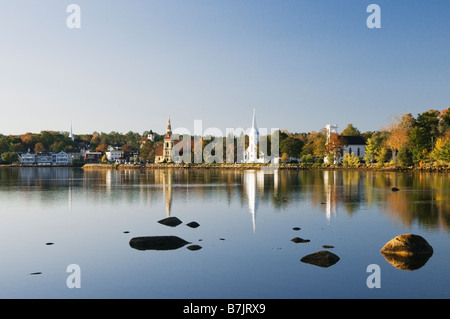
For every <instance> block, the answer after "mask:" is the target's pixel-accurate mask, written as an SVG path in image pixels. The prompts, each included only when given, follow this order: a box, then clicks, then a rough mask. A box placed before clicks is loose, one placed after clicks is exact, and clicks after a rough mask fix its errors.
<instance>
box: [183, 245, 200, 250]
mask: <svg viewBox="0 0 450 319" xmlns="http://www.w3.org/2000/svg"><path fill="white" fill-rule="evenodd" d="M186 248H187V249H189V250H199V249H202V246H199V245H189V246H187V247H186Z"/></svg>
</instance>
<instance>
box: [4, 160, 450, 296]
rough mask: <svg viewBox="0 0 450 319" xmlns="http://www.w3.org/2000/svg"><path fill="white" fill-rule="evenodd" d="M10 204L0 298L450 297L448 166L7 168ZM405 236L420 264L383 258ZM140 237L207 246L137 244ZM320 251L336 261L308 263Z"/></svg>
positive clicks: (6, 203)
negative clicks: (373, 268)
mask: <svg viewBox="0 0 450 319" xmlns="http://www.w3.org/2000/svg"><path fill="white" fill-rule="evenodd" d="M394 186H395V187H398V188H399V189H400V191H398V192H393V191H391V188H392V187H394ZM0 203H1V210H0V243H1V244H0V256H1V258H0V265H1V268H0V287H1V289H0V297H1V298H121V299H126V298H149V299H159V298H164V299H180V298H183V299H184V298H186V299H199V298H211V299H222V298H227V299H244V298H245V299H249V298H251V299H259V298H261V299H269V298H270V299H279V298H283V299H297V298H302V299H303V298H339V299H341V298H449V297H450V275H449V274H448V268H449V267H450V236H449V235H450V176H449V174H447V173H446V174H440V173H401V172H363V171H321V170H320V171H285V170H283V171H282V170H280V171H274V170H261V171H241V170H236V171H235V170H213V169H207V170H141V171H140V170H86V171H84V170H82V169H79V168H1V169H0ZM168 216H172V217H177V218H179V219H180V220H181V221H182V224H180V225H178V226H176V227H169V226H165V225H162V224H160V223H158V221H159V220H161V219H163V218H166V217H168ZM191 221H196V222H197V223H199V224H200V226H199V227H197V228H191V227H188V226H187V224H188V223H189V222H191ZM294 227H299V228H300V230H294ZM405 233H413V234H417V235H420V236H422V237H423V238H425V239H426V240H427V241H428V243H429V244H430V245H431V246H432V247H433V249H434V253H433V255H432V256H431V257H430V258H429V259H428V260H427V262H426V263H425V264H424V265H423V266H422V267H420V268H419V269H416V270H402V269H399V268H396V267H394V266H393V265H392V264H391V263H390V262H388V260H387V259H386V258H384V256H383V255H382V254H381V253H380V249H381V248H382V247H383V246H384V244H385V243H386V242H387V241H389V240H390V239H392V238H394V237H395V236H397V235H400V234H405ZM142 236H178V237H180V238H182V239H184V240H186V241H188V242H189V243H191V244H195V245H199V246H201V249H199V250H195V251H192V250H189V249H187V247H188V245H186V246H184V247H181V248H178V249H175V250H139V249H135V248H133V247H131V246H130V240H131V239H132V238H134V237H142ZM295 237H300V238H303V239H307V240H309V241H308V242H305V243H294V242H293V241H291V239H293V238H295ZM323 245H330V246H333V247H334V248H323ZM321 250H327V251H330V252H332V253H334V254H336V255H337V256H339V258H340V259H339V261H338V262H337V263H335V264H334V265H332V266H330V267H319V266H315V265H312V264H308V263H305V262H302V261H300V259H301V258H302V257H304V256H305V255H308V254H312V253H315V252H317V251H321ZM372 264H375V265H378V266H379V270H380V271H379V272H378V274H379V282H380V284H381V285H380V288H369V287H368V285H367V279H368V277H369V276H370V275H371V274H372V273H371V272H368V266H369V265H372ZM69 265H77V266H78V267H79V268H78V270H77V271H73V270H71V269H68V266H69ZM75 275H77V276H76V277H75ZM72 276H73V277H72ZM69 277H71V278H72V279H73V280H74V281H73V282H75V281H76V282H77V283H78V284H79V287H80V288H76V287H75V288H69V287H68V278H69ZM74 278H75V279H74ZM72 279H71V280H72Z"/></svg>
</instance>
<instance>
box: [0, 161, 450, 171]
mask: <svg viewBox="0 0 450 319" xmlns="http://www.w3.org/2000/svg"><path fill="white" fill-rule="evenodd" d="M7 167H9V168H24V167H31V168H81V169H85V170H108V169H109V170H127V169H128V170H131V169H134V170H136V169H140V170H147V169H188V170H195V169H223V170H261V169H278V170H297V171H308V170H309V171H314V170H316V171H320V170H322V171H324V170H329V171H331V170H335V171H380V172H437V173H450V165H448V166H422V167H398V166H389V165H385V166H381V167H378V166H376V165H360V166H357V167H344V166H337V165H330V166H302V165H300V164H278V165H273V164H225V163H224V164H204V163H203V164H172V163H164V164H154V163H151V164H103V163H87V164H84V165H46V166H38V165H18V164H0V168H7Z"/></svg>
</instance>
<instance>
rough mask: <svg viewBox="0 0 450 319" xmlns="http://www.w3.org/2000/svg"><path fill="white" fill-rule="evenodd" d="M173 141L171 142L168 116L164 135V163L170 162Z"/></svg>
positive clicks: (170, 127)
mask: <svg viewBox="0 0 450 319" xmlns="http://www.w3.org/2000/svg"><path fill="white" fill-rule="evenodd" d="M173 144H174V142H173V140H172V126H171V125H170V116H169V119H168V120H167V128H166V135H165V136H164V151H163V152H164V161H166V162H172V149H173Z"/></svg>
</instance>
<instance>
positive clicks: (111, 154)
mask: <svg viewBox="0 0 450 319" xmlns="http://www.w3.org/2000/svg"><path fill="white" fill-rule="evenodd" d="M105 155H106V159H107V160H108V162H115V161H116V160H117V159H118V158H120V157H122V155H123V154H122V150H120V149H114V148H110V149H109V150H108V151H107V152H106V153H105Z"/></svg>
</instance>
